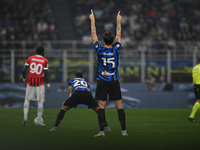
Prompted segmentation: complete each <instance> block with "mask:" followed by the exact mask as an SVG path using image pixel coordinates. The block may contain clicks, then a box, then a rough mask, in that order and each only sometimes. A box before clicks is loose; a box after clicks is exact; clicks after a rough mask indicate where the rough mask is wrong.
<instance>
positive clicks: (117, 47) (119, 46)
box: [114, 42, 121, 50]
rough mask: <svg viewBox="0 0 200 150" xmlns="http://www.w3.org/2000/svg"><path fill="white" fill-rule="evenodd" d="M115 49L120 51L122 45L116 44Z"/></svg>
mask: <svg viewBox="0 0 200 150" xmlns="http://www.w3.org/2000/svg"><path fill="white" fill-rule="evenodd" d="M114 47H115V48H116V49H117V50H120V48H121V43H119V42H116V43H115V46H114Z"/></svg>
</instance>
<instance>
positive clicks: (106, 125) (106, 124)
mask: <svg viewBox="0 0 200 150" xmlns="http://www.w3.org/2000/svg"><path fill="white" fill-rule="evenodd" d="M95 112H96V113H97V115H98V111H96V110H95ZM105 127H108V123H107V121H106V115H105Z"/></svg>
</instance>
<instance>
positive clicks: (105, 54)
mask: <svg viewBox="0 0 200 150" xmlns="http://www.w3.org/2000/svg"><path fill="white" fill-rule="evenodd" d="M103 55H104V56H113V55H114V54H113V53H103Z"/></svg>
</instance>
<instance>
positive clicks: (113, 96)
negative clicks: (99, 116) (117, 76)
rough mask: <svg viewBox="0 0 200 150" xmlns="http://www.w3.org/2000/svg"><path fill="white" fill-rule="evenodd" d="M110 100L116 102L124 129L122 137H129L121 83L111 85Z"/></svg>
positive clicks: (116, 82) (115, 82) (114, 82)
mask: <svg viewBox="0 0 200 150" xmlns="http://www.w3.org/2000/svg"><path fill="white" fill-rule="evenodd" d="M109 99H110V100H114V102H115V107H116V109H117V111H118V119H119V122H120V125H121V129H122V136H128V134H127V132H126V116H125V112H124V108H123V103H122V94H121V89H120V84H119V81H113V82H112V83H111V84H110V93H109Z"/></svg>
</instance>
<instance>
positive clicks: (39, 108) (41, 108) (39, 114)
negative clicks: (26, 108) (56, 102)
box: [37, 102, 43, 118]
mask: <svg viewBox="0 0 200 150" xmlns="http://www.w3.org/2000/svg"><path fill="white" fill-rule="evenodd" d="M42 115H43V102H38V109H37V117H38V118H42Z"/></svg>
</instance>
